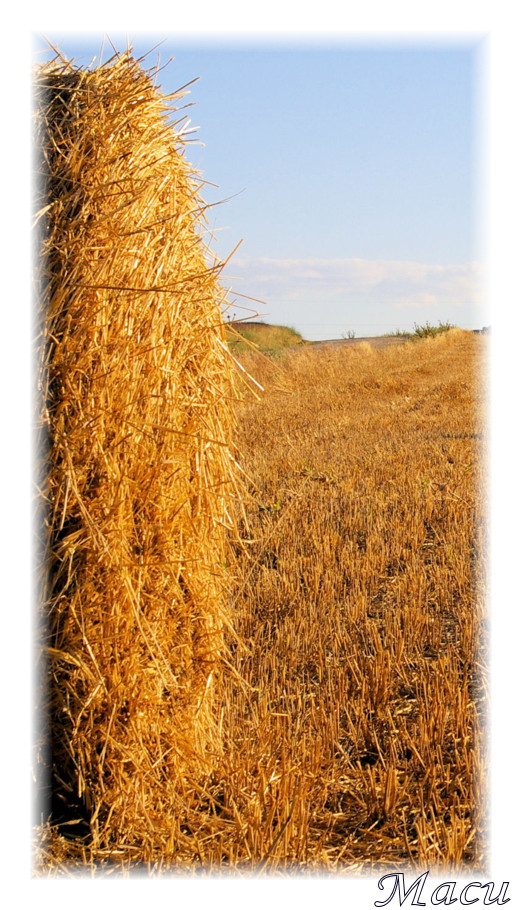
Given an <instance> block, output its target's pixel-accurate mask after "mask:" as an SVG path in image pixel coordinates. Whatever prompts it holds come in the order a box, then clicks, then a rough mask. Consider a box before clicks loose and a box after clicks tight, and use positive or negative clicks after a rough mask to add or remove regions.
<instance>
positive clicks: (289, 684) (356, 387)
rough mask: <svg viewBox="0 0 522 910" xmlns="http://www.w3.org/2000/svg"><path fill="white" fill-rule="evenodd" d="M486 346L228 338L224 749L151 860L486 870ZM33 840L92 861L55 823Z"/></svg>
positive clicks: (237, 866)
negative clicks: (250, 342)
mask: <svg viewBox="0 0 522 910" xmlns="http://www.w3.org/2000/svg"><path fill="white" fill-rule="evenodd" d="M486 358H487V339H485V338H483V337H480V336H477V335H474V334H473V333H470V332H462V331H459V330H454V331H451V332H448V333H445V334H444V335H441V336H438V337H436V338H434V339H427V340H423V341H420V342H417V343H410V344H400V345H393V346H389V347H386V348H383V349H377V348H376V347H375V346H372V345H369V344H366V343H359V344H350V345H343V346H339V347H331V348H329V347H320V346H317V347H315V346H308V347H304V348H302V349H299V350H297V351H293V352H291V353H289V354H288V355H287V356H284V357H280V358H278V360H277V362H275V361H270V360H269V359H267V358H263V357H261V356H260V355H256V354H248V355H242V358H241V360H242V364H243V366H244V367H246V368H247V369H248V371H249V372H250V373H251V374H252V375H254V376H255V377H256V379H257V380H258V381H259V382H260V383H261V385H262V386H263V387H264V389H265V391H264V393H263V394H261V396H260V400H259V401H256V400H254V399H253V398H250V399H248V400H247V401H245V402H243V403H242V404H240V405H237V406H236V407H237V418H238V422H239V439H238V449H239V451H240V453H241V467H242V469H243V470H244V472H245V474H246V476H247V478H248V480H249V487H250V498H249V500H248V503H247V516H246V517H247V522H248V527H247V525H246V524H244V526H243V536H244V537H245V538H248V539H250V541H251V542H250V544H249V546H248V547H247V548H246V549H241V548H240V547H239V546H238V547H237V551H236V554H235V559H236V562H235V564H234V565H231V566H229V570H230V571H231V573H232V577H233V587H232V589H231V592H230V596H231V613H230V616H231V621H232V626H233V629H234V634H232V632H230V633H229V634H228V641H227V644H228V647H229V657H230V673H229V674H228V675H226V676H225V677H224V679H223V680H222V685H221V687H220V689H219V698H218V699H217V700H215V701H214V703H213V710H214V711H215V721H216V724H217V725H218V728H219V731H220V737H221V739H222V742H223V749H222V751H220V753H219V755H218V756H217V757H216V760H215V764H214V767H213V768H212V770H211V771H209V772H208V773H207V776H206V778H202V777H199V778H198V780H197V781H192V782H191V783H190V787H191V795H192V799H191V802H190V804H188V803H185V804H184V805H182V806H181V808H180V813H181V814H180V816H179V817H178V819H177V823H176V827H175V829H173V831H172V834H171V836H170V839H169V844H168V848H169V849H168V857H167V855H166V851H165V844H164V843H163V842H162V839H161V838H158V842H157V844H155V845H152V844H151V843H150V842H149V845H148V855H147V862H146V869H147V870H148V871H149V872H151V873H158V872H161V871H164V870H170V871H182V872H185V873H186V872H190V871H199V872H200V873H211V874H221V873H223V872H229V873H230V872H232V871H233V872H235V873H236V874H245V875H249V874H252V873H255V872H257V873H260V872H267V873H271V874H289V873H292V872H296V871H298V872H305V871H307V872H310V873H317V874H324V873H343V874H348V875H356V874H368V873H373V872H376V871H377V870H381V869H383V868H384V869H389V870H392V871H395V870H396V869H399V868H402V867H412V868H417V869H423V870H424V869H426V868H427V867H429V868H430V869H431V870H432V871H433V872H434V873H436V870H438V869H439V870H450V869H451V870H454V871H455V870H465V872H467V873H469V874H471V873H472V871H473V870H479V869H483V868H484V864H485V863H486V856H485V852H486V832H485V817H486V812H487V800H488V786H487V774H486V770H485V769H486V768H487V755H486V746H487V741H486V736H485V733H484V725H485V723H486V722H487V707H486V705H487V692H486V687H487V663H488V654H487V651H488V639H487V602H486V601H487V598H486V584H487V578H486V566H487V552H486V549H487V548H486V526H485V518H486V510H487V503H486V499H487V487H486V452H485V432H486V431H485V422H486V412H485V395H486V392H485V386H486ZM143 859H144V857H143V856H141V857H140V855H139V850H137V849H136V847H135V848H134V850H133V851H131V850H129V849H126V847H125V840H124V837H122V838H121V840H120V842H119V844H117V845H115V853H114V854H113V857H112V860H113V862H114V861H116V864H117V866H118V867H119V868H123V869H128V868H130V867H132V866H133V865H140V863H143ZM41 860H42V865H43V866H44V867H45V868H46V870H47V871H48V872H49V873H50V874H57V873H59V872H64V871H67V870H68V869H69V868H70V867H71V865H72V866H73V867H75V866H76V867H78V866H83V867H86V866H88V867H90V868H91V869H94V868H96V869H98V870H100V871H104V868H105V864H106V863H107V862H108V859H107V853H105V854H103V853H98V854H97V853H96V851H95V850H93V849H91V848H90V847H89V846H88V845H87V846H86V845H85V844H82V843H80V842H78V841H76V842H75V841H74V840H72V839H71V838H69V839H66V838H65V836H64V835H63V833H58V832H51V837H50V838H48V839H47V841H46V842H45V844H44V846H43V847H42V853H41Z"/></svg>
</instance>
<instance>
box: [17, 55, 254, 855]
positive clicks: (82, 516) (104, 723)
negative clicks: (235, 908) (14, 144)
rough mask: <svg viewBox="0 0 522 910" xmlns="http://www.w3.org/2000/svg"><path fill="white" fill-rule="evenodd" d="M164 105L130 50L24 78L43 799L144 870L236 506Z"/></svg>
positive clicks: (214, 631)
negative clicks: (30, 114) (35, 228)
mask: <svg viewBox="0 0 522 910" xmlns="http://www.w3.org/2000/svg"><path fill="white" fill-rule="evenodd" d="M181 94H182V93H177V94H176V95H173V96H169V97H165V96H162V95H161V93H160V92H159V91H158V90H157V89H156V88H155V86H154V83H153V79H152V77H151V75H150V74H149V73H148V72H146V71H145V70H143V69H142V68H141V66H140V64H139V63H138V62H136V61H135V60H134V59H133V58H132V56H131V54H130V52H129V53H126V54H123V55H121V56H116V57H114V58H113V59H112V60H111V61H109V63H108V64H105V65H104V66H102V67H100V68H98V69H96V70H92V71H90V70H81V69H78V68H75V67H74V66H73V65H72V64H70V63H68V62H66V61H63V60H61V59H60V60H58V61H54V62H52V63H50V64H46V65H43V66H41V67H39V68H38V70H37V73H36V77H35V120H36V133H37V146H38V149H39V156H40V157H39V169H40V171H41V173H40V174H39V175H38V182H39V187H38V189H39V193H40V194H41V199H40V205H39V209H40V211H39V216H40V217H39V222H38V223H39V228H40V234H39V242H40V253H39V263H40V273H39V277H38V280H39V286H38V287H39V291H38V325H39V337H38V351H37V363H38V383H39V385H38V387H39V396H40V397H39V403H40V406H41V409H40V414H39V428H40V444H41V448H40V457H41V464H40V468H41V471H42V483H41V484H40V493H41V503H42V509H43V514H44V518H45V547H44V550H45V556H46V562H45V579H46V582H45V593H44V595H43V597H42V611H43V612H42V616H43V628H44V630H45V637H46V641H45V655H46V657H47V664H46V670H45V673H44V681H45V677H46V675H47V677H48V680H49V685H48V689H47V695H48V700H49V702H48V703H49V712H50V717H49V721H50V723H49V725H47V724H44V730H45V729H47V726H49V727H50V730H51V733H52V742H51V759H50V762H51V764H52V781H51V788H52V792H53V800H54V806H55V810H56V806H57V805H58V801H59V800H60V799H61V800H63V801H64V803H69V804H70V805H73V804H74V803H75V800H76V802H77V806H76V807H75V810H74V811H75V813H77V812H78V811H82V810H83V812H84V816H85V818H86V820H87V822H88V824H89V826H90V832H91V838H92V841H91V842H92V844H93V845H94V846H96V845H98V846H100V847H103V846H104V845H107V844H113V845H114V844H125V845H127V846H129V845H141V848H140V849H142V855H145V853H146V850H145V853H144V852H143V850H144V849H145V848H144V847H143V845H147V844H148V845H149V846H150V845H154V844H158V843H161V842H162V840H163V841H164V840H165V839H166V838H168V837H171V838H172V833H173V831H174V828H175V821H176V806H177V804H178V802H179V798H180V793H181V792H182V791H183V788H185V789H186V788H187V783H186V782H187V780H188V779H189V777H190V775H196V774H197V773H198V770H201V769H204V768H206V767H208V765H209V763H212V761H213V760H214V758H215V755H216V754H217V752H218V751H219V737H218V735H217V728H216V725H215V724H214V721H213V713H212V689H213V678H214V676H215V675H216V672H217V670H218V669H219V665H220V655H221V654H222V651H223V630H224V626H225V625H226V624H227V623H228V622H229V617H228V598H227V596H226V576H225V574H224V565H225V561H226V558H227V547H228V546H229V542H228V541H229V536H230V534H231V533H234V526H235V525H234V517H233V515H234V500H235V499H236V497H237V494H238V489H239V488H238V485H237V477H236V474H235V463H234V457H233V449H232V440H233V427H234V420H233V411H232V408H233V404H232V399H233V397H234V374H233V364H232V361H231V359H230V357H229V355H228V353H227V350H226V345H225V343H224V339H225V336H224V326H223V317H222V304H223V303H224V301H225V293H224V291H223V290H222V288H221V287H220V285H219V281H218V274H219V270H220V269H219V267H218V266H216V265H213V266H210V265H209V264H208V255H207V254H208V251H207V249H206V246H205V244H204V241H203V232H202V230H201V226H202V224H203V222H204V211H205V206H204V203H203V202H202V199H201V197H200V195H199V189H200V184H201V181H200V180H199V179H198V176H197V175H196V174H195V173H194V172H193V171H192V170H191V168H190V166H189V165H188V164H187V162H186V160H185V157H184V146H183V139H182V137H181V136H180V135H179V131H178V129H177V128H176V125H175V124H174V125H173V124H172V122H171V120H170V119H169V117H170V118H171V117H172V113H171V112H172V110H173V109H174V110H175V108H172V104H173V102H174V101H176V100H177V99H178V98H180V97H181ZM60 811H61V812H62V816H61V817H62V819H63V818H65V817H67V813H66V809H65V807H64V806H63V807H62V809H61V810H59V811H58V812H56V811H55V818H58V820H59V816H60ZM151 848H152V847H151Z"/></svg>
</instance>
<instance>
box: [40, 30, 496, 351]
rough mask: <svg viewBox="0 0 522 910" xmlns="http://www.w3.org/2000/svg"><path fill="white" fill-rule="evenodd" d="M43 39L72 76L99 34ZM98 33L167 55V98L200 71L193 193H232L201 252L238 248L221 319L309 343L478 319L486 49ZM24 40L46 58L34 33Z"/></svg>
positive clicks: (215, 197)
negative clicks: (285, 331)
mask: <svg viewBox="0 0 522 910" xmlns="http://www.w3.org/2000/svg"><path fill="white" fill-rule="evenodd" d="M46 37H47V38H48V39H49V40H50V41H52V43H53V44H54V45H55V46H57V47H58V48H59V49H60V51H61V52H62V53H63V54H64V55H65V56H67V57H69V58H73V59H74V60H75V62H76V63H77V64H79V65H88V64H89V63H90V62H91V60H92V59H93V58H94V57H96V58H97V59H96V62H98V60H99V56H100V51H101V48H102V41H103V34H102V33H101V32H100V33H94V34H90V33H89V34H85V33H76V34H74V33H69V34H67V33H64V34H60V33H57V32H53V33H50V34H49V33H46ZM110 38H111V41H112V42H113V44H114V45H115V46H116V48H117V49H118V50H123V49H124V48H125V47H126V45H127V40H128V41H129V43H130V44H131V45H132V47H133V49H134V52H135V54H136V56H141V55H142V54H144V53H147V52H148V51H151V49H152V48H153V47H154V45H155V44H156V43H157V42H158V41H162V42H163V43H162V44H161V46H160V47H159V48H157V49H156V50H154V51H152V52H151V53H150V55H149V56H148V57H147V58H146V60H145V63H144V65H145V66H147V67H154V66H155V65H156V63H157V62H158V57H159V61H160V65H163V64H165V63H167V61H168V60H169V59H170V58H171V57H173V58H174V60H173V61H172V62H171V63H169V65H168V66H166V67H165V68H164V69H163V70H162V71H161V72H160V73H159V75H158V81H159V83H160V85H161V88H162V90H164V91H165V92H169V91H172V90H174V89H176V88H179V87H180V86H182V85H184V84H185V83H187V82H190V81H191V80H193V79H195V78H198V81H197V82H196V83H195V84H194V85H192V86H191V87H190V95H189V96H188V97H187V98H186V99H185V100H186V102H188V103H190V104H191V107H190V108H189V109H187V111H186V114H187V117H188V118H190V120H191V124H190V126H191V127H193V126H197V127H198V129H197V131H196V133H194V134H191V135H192V137H193V141H192V142H191V143H190V144H189V145H188V147H187V151H186V154H187V156H188V158H189V160H190V162H191V163H192V164H193V165H194V167H196V168H197V169H198V170H199V171H200V172H201V173H202V175H203V177H204V179H205V180H207V181H209V182H210V183H212V184H217V187H216V188H214V187H211V186H206V187H205V188H204V190H203V196H204V198H205V200H206V201H207V202H209V203H214V202H218V201H221V200H224V199H228V201H226V202H224V203H223V204H222V205H218V206H215V207H213V208H212V209H210V210H209V225H210V228H211V229H212V232H213V234H214V238H215V239H214V241H213V242H212V250H213V252H214V253H215V255H216V256H217V257H218V258H222V259H225V258H226V257H227V256H228V254H229V253H230V252H231V251H232V250H233V249H234V247H235V246H236V244H237V243H238V242H239V241H242V243H241V246H240V248H239V249H238V250H237V252H236V253H235V255H234V256H233V258H232V260H231V262H230V263H229V265H228V266H227V268H226V270H225V272H224V273H223V282H224V283H225V284H226V285H227V286H230V287H231V294H230V300H231V304H232V307H231V315H235V316H236V317H239V318H244V317H247V316H250V315H252V311H254V312H255V313H258V314H259V316H260V317H261V318H263V319H264V320H266V321H269V322H276V323H284V324H288V325H292V326H294V327H295V328H297V329H298V330H299V331H300V332H301V333H302V334H303V335H304V337H305V338H308V339H319V338H335V337H341V335H342V334H343V333H345V332H348V331H350V332H351V331H354V332H355V333H356V335H357V336H359V337H362V336H364V335H378V334H382V333H384V332H387V331H394V330H395V329H410V328H412V327H413V324H414V323H415V322H417V323H424V322H426V321H430V322H431V323H434V324H437V323H438V321H439V320H441V321H446V320H449V321H451V322H454V323H456V324H458V325H461V326H463V327H466V328H476V327H481V326H482V325H483V324H484V322H485V321H487V315H486V313H485V307H484V293H483V270H484V263H483V261H482V259H483V251H482V250H481V244H480V198H481V192H482V189H483V187H482V181H483V175H482V173H481V160H482V158H481V155H482V151H481V137H482V133H481V114H482V108H481V103H482V99H481V94H480V86H481V67H482V59H483V55H482V49H483V46H484V43H483V41H482V42H481V41H480V39H479V38H477V37H475V38H474V39H471V38H469V39H467V40H466V41H464V40H459V41H457V40H456V39H455V38H453V39H451V38H448V39H446V40H445V41H440V40H439V41H438V42H435V41H433V40H431V41H430V42H426V41H424V43H422V42H421V41H420V40H417V41H415V40H413V41H410V42H409V43H408V42H406V41H405V40H404V39H403V40H402V41H401V40H398V41H390V40H389V41H387V42H383V41H381V42H380V43H378V42H377V41H376V40H375V39H374V40H373V41H370V40H367V41H365V42H362V41H357V42H355V41H352V42H350V41H348V40H346V39H343V40H341V39H338V40H335V39H332V38H330V39H328V40H327V41H325V40H322V41H317V42H315V43H314V42H313V41H311V40H309V39H308V40H304V41H290V40H286V41H284V40H281V39H280V40H278V39H277V38H272V39H270V38H268V37H267V38H265V39H263V40H260V39H257V40H253V39H252V38H250V39H245V40H243V41H242V42H241V41H237V40H235V41H231V40H228V41H227V39H226V38H225V39H221V40H208V39H203V38H202V39H201V40H200V41H199V42H198V40H197V39H194V38H192V39H190V41H189V40H187V39H186V38H180V39H178V40H177V39H176V38H175V37H174V36H173V35H172V34H170V35H169V34H168V33H167V34H166V35H165V34H161V35H156V34H149V33H137V34H132V33H130V34H129V35H128V36H127V35H122V34H111V35H110ZM165 39H166V40H165ZM34 46H35V56H36V59H37V60H41V59H44V58H46V57H49V56H51V54H49V53H43V54H42V53H39V52H38V48H39V47H42V46H43V43H42V40H41V38H40V37H39V36H34ZM111 53H112V48H111V46H110V44H109V42H108V40H105V44H104V48H103V52H102V57H103V59H104V60H105V59H107V57H108V56H110V54H111ZM201 143H203V145H201ZM240 295H245V296H246V297H254V298H259V299H261V300H263V301H265V303H264V305H258V304H254V303H251V302H249V301H248V300H246V299H245V298H244V297H243V296H240ZM243 307H247V309H243ZM249 308H250V309H249Z"/></svg>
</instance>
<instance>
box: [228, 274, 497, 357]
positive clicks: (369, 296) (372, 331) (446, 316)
mask: <svg viewBox="0 0 522 910" xmlns="http://www.w3.org/2000/svg"><path fill="white" fill-rule="evenodd" d="M222 279H223V283H224V284H226V285H229V286H230V287H231V289H232V294H231V295H230V298H229V299H231V300H232V301H233V307H234V311H235V312H234V316H235V317H238V316H241V317H243V318H247V317H249V316H250V317H251V316H253V315H254V314H256V315H259V316H261V318H263V319H266V320H267V321H269V322H273V323H278V324H284V325H292V326H294V327H295V328H297V329H298V330H299V331H301V332H302V334H303V335H304V337H306V338H309V339H313V338H317V339H318V338H334V337H340V335H341V333H342V332H343V331H346V330H347V329H350V328H352V329H354V330H355V331H356V334H357V335H358V336H359V337H362V336H364V335H379V334H383V333H385V332H387V331H393V330H394V329H398V328H401V329H406V330H410V329H412V328H413V326H414V324H415V323H419V324H423V323H425V322H427V321H428V322H430V323H432V324H436V323H437V321H443V322H445V321H446V320H448V321H450V322H453V323H454V324H455V325H460V326H462V327H463V328H480V327H481V326H482V324H483V322H484V321H486V320H485V319H484V314H483V313H481V307H482V304H483V300H482V297H483V291H484V288H483V283H484V279H483V276H482V268H481V266H480V265H479V263H477V262H468V263H463V264H460V265H430V264H426V263H420V262H409V261H394V260H370V259H268V258H259V259H257V258H246V257H239V256H238V257H237V258H233V259H232V260H231V261H230V263H229V264H228V266H227V268H226V270H225V272H224V274H223V276H222ZM236 294H237V295H238V296H237V297H236V296H235V295H236ZM241 295H245V296H250V297H253V298H256V299H257V300H259V301H264V302H265V303H266V304H267V306H266V307H263V306H259V307H258V312H257V313H256V310H254V309H250V310H249V309H248V308H249V307H255V306H256V304H255V303H249V301H248V300H243V299H242V298H241ZM243 305H244V306H245V307H246V309H245V310H244V311H242V307H243ZM238 311H239V312H238Z"/></svg>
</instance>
